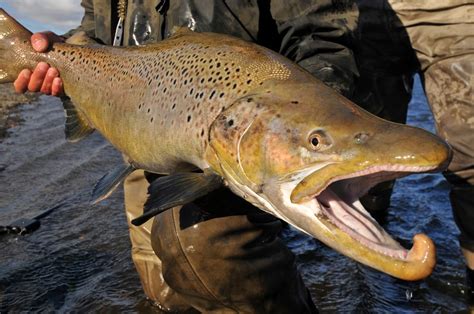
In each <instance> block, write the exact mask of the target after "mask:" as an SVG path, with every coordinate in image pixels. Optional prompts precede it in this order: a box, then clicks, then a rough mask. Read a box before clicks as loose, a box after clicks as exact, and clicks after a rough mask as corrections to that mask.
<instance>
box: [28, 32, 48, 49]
mask: <svg viewBox="0 0 474 314" xmlns="http://www.w3.org/2000/svg"><path fill="white" fill-rule="evenodd" d="M31 45H32V46H33V49H34V50H36V51H38V52H45V51H47V50H48V48H49V45H50V42H49V38H48V36H47V35H46V34H44V33H35V34H33V35H32V36H31Z"/></svg>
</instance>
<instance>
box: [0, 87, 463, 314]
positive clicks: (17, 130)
mask: <svg viewBox="0 0 474 314" xmlns="http://www.w3.org/2000/svg"><path fill="white" fill-rule="evenodd" d="M417 84H418V85H417V87H416V88H415V96H414V100H413V102H412V104H411V107H410V116H409V124H414V125H418V126H421V127H423V128H425V129H428V130H430V131H434V130H433V122H432V120H431V113H430V111H429V109H428V107H427V105H426V101H425V100H424V96H423V94H422V92H421V89H420V87H419V82H417ZM19 114H20V117H21V118H22V120H23V122H22V123H21V124H20V125H19V126H17V127H14V128H12V129H10V132H9V136H8V137H7V138H5V139H4V140H3V142H2V143H0V182H1V184H0V225H4V224H6V223H8V222H11V221H13V220H15V219H17V218H19V217H34V216H35V215H37V214H39V213H40V212H41V211H42V210H44V209H47V208H48V207H51V206H53V205H55V204H57V203H60V202H62V201H63V200H66V204H65V205H64V206H62V207H61V208H60V209H58V210H57V211H55V212H54V213H52V214H51V215H49V216H47V217H46V218H43V219H42V220H41V224H42V226H41V228H40V229H38V230H37V231H35V232H34V233H32V234H29V235H26V236H13V235H9V236H3V237H0V252H1V254H0V312H4V311H7V310H12V311H14V312H18V311H27V310H28V311H44V312H50V311H59V312H70V311H81V312H83V311H84V312H85V311H94V312H97V311H108V312H109V311H110V312H112V311H120V312H125V311H127V312H128V311H133V312H150V311H156V312H157V310H156V309H155V308H153V307H152V306H151V305H150V303H149V302H148V301H147V300H146V299H145V296H144V294H143V292H142V289H141V286H140V283H139V279H138V275H137V274H136V273H135V270H134V267H133V264H132V261H131V258H130V244H129V239H128V230H127V225H126V219H125V214H124V211H123V206H122V193H121V191H118V192H116V193H114V194H113V195H112V197H110V198H109V199H107V200H105V201H103V202H101V203H100V204H98V205H95V206H90V205H87V199H88V195H89V192H90V189H91V188H92V186H93V185H94V183H95V182H96V181H97V180H98V179H99V178H100V177H101V176H102V175H103V174H104V173H105V172H107V171H108V170H110V169H111V168H113V166H114V165H115V164H117V163H118V162H120V161H121V157H120V155H119V154H118V153H117V152H116V151H115V150H114V149H113V148H111V147H110V146H109V145H108V144H107V143H106V142H105V141H104V140H103V139H102V138H101V137H100V135H98V134H93V135H91V136H89V137H88V138H86V139H85V140H83V141H81V142H79V143H75V144H69V143H66V142H65V140H64V135H63V123H64V118H63V110H62V108H61V106H60V105H59V103H58V101H57V100H56V99H54V98H49V97H41V98H40V100H39V101H38V102H36V103H33V104H30V105H25V106H22V107H21V109H20V112H19ZM384 228H386V229H387V230H388V232H389V233H390V234H392V235H393V236H394V237H395V238H397V240H399V241H400V242H401V243H403V244H405V246H407V247H410V246H411V237H412V236H413V235H414V234H415V233H420V232H424V233H427V234H428V235H429V236H430V237H431V238H432V239H433V240H434V242H435V243H436V245H437V252H438V264H437V266H436V269H435V271H434V273H433V275H432V276H431V277H429V278H428V279H426V280H423V281H420V282H415V283H409V282H404V281H401V280H397V279H394V278H392V277H390V276H387V275H385V274H382V273H380V272H378V271H375V270H372V269H370V268H367V267H365V266H362V265H360V264H358V263H356V262H354V261H352V260H350V259H348V258H346V257H344V256H342V255H340V254H338V253H336V252H334V251H333V250H331V249H329V248H327V247H325V246H324V245H322V244H321V243H319V242H318V241H317V240H314V239H312V238H309V237H307V236H304V235H302V234H301V233H299V232H297V231H294V230H292V229H289V230H286V231H285V232H284V234H283V237H284V240H285V241H286V243H287V244H288V246H289V247H290V248H291V249H292V250H293V252H294V253H295V254H296V256H297V262H298V267H299V269H300V271H301V273H302V275H303V278H304V280H305V282H306V284H307V287H308V288H309V290H310V292H311V294H312V296H313V299H314V301H315V302H316V304H317V305H318V307H319V309H320V310H321V311H322V312H375V313H379V312H392V313H419V312H429V313H431V312H435V313H443V312H459V311H461V312H462V311H464V312H468V311H469V307H468V305H467V303H466V301H465V297H464V295H463V292H464V290H465V286H464V263H463V260H462V258H461V255H460V250H459V246H458V243H457V234H458V231H457V229H456V226H455V224H454V222H453V218H452V213H451V208H450V204H449V200H448V185H447V183H446V182H445V181H444V179H443V177H442V176H441V175H439V174H423V175H414V176H410V177H407V178H404V179H402V180H399V181H398V182H397V185H396V188H395V193H394V195H393V197H392V207H391V208H390V210H389V214H388V217H387V221H386V223H385V224H384Z"/></svg>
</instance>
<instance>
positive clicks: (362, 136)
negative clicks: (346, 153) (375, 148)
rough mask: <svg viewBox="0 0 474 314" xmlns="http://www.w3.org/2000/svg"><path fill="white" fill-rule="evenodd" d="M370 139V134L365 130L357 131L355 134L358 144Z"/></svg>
mask: <svg viewBox="0 0 474 314" xmlns="http://www.w3.org/2000/svg"><path fill="white" fill-rule="evenodd" d="M368 139H369V134H368V133H365V132H360V133H357V134H356V135H355V136H354V140H355V142H356V144H364V143H365V142H367V140H368Z"/></svg>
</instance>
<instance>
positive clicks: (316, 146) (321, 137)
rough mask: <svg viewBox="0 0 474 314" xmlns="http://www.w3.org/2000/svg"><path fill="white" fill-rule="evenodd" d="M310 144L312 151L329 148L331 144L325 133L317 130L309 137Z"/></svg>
mask: <svg viewBox="0 0 474 314" xmlns="http://www.w3.org/2000/svg"><path fill="white" fill-rule="evenodd" d="M308 142H309V145H310V148H311V149H312V150H320V149H323V148H326V147H328V146H329V144H330V142H329V140H328V139H327V136H325V134H324V132H323V131H321V130H317V131H315V132H312V133H311V134H310V135H309V137H308Z"/></svg>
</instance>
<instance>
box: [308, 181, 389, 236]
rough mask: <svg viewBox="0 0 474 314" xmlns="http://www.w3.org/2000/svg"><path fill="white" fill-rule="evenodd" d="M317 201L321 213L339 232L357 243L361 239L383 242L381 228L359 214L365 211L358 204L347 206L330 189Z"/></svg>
mask: <svg viewBox="0 0 474 314" xmlns="http://www.w3.org/2000/svg"><path fill="white" fill-rule="evenodd" d="M317 199H318V201H319V202H320V203H321V204H322V205H323V206H322V207H323V211H324V212H325V214H326V215H327V216H328V218H329V219H330V220H331V221H332V222H333V223H334V224H335V225H336V226H337V227H339V228H340V229H341V230H343V231H345V232H347V233H348V234H349V235H351V236H352V237H354V238H356V239H358V240H359V241H360V240H361V237H363V238H365V239H367V240H370V241H372V242H375V243H380V242H384V239H385V236H384V232H383V230H381V229H382V228H381V227H380V226H379V225H378V223H377V222H376V221H375V220H374V219H373V218H372V217H370V215H368V213H363V212H361V211H365V210H364V209H363V208H362V205H361V204H360V202H358V201H356V202H355V203H354V204H348V203H346V202H345V201H343V200H342V199H341V198H340V197H339V196H338V195H337V194H336V193H334V192H333V191H332V190H331V188H327V189H326V190H325V191H323V192H322V193H321V194H320V195H318V197H317ZM357 205H359V206H357ZM357 207H360V208H357Z"/></svg>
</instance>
